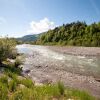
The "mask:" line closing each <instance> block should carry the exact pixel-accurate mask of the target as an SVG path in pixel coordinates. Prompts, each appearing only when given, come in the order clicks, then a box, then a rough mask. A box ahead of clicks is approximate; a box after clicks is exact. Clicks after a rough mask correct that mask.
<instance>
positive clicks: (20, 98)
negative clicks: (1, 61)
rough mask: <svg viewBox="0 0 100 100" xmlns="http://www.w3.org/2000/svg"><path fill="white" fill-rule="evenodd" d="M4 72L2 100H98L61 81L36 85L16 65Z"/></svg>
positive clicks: (10, 66) (1, 83) (1, 88)
mask: <svg viewBox="0 0 100 100" xmlns="http://www.w3.org/2000/svg"><path fill="white" fill-rule="evenodd" d="M3 74H4V75H3V76H1V77H0V100H54V99H55V100H67V99H69V98H70V99H73V100H96V99H95V98H94V97H93V96H91V95H89V94H88V93H86V92H85V91H79V90H75V89H70V88H67V87H65V86H64V85H63V83H61V82H58V83H57V84H46V85H43V86H36V85H34V83H33V82H32V80H31V79H29V78H25V77H22V76H21V69H20V68H18V67H15V66H14V65H8V66H7V67H5V68H4V73H3ZM19 76H20V77H21V78H19Z"/></svg>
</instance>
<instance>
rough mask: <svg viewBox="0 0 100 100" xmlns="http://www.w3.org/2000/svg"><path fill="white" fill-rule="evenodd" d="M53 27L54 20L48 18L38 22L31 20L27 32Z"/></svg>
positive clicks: (40, 31)
mask: <svg viewBox="0 0 100 100" xmlns="http://www.w3.org/2000/svg"><path fill="white" fill-rule="evenodd" d="M54 27H55V25H54V22H52V21H50V20H49V19H48V18H44V19H42V20H40V21H39V22H36V21H32V22H31V23H30V30H28V33H33V34H38V33H42V32H45V31H48V30H49V29H53V28H54Z"/></svg>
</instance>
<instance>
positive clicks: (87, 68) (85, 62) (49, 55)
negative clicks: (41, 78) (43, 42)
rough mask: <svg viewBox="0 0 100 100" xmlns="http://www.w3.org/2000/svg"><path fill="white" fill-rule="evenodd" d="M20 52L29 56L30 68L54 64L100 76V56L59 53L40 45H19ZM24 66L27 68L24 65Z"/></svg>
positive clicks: (73, 70)
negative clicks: (35, 65) (36, 65)
mask: <svg viewBox="0 0 100 100" xmlns="http://www.w3.org/2000/svg"><path fill="white" fill-rule="evenodd" d="M17 49H18V52H19V53H24V54H25V55H26V56H27V58H26V59H27V62H25V63H27V64H26V65H28V68H30V69H34V67H33V66H32V65H34V64H36V63H39V65H40V64H41V65H45V64H46V65H53V66H54V67H55V68H57V66H59V67H58V69H63V70H67V71H71V72H73V73H80V74H85V75H92V76H94V77H100V57H96V56H93V57H92V56H90V57H85V56H75V55H68V54H63V53H58V52H55V51H52V50H50V49H48V47H47V46H39V45H26V44H24V45H18V46H17ZM24 68H26V67H25V66H24Z"/></svg>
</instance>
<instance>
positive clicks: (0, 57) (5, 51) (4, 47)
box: [0, 38, 17, 64]
mask: <svg viewBox="0 0 100 100" xmlns="http://www.w3.org/2000/svg"><path fill="white" fill-rule="evenodd" d="M15 45H16V43H15V41H14V40H12V39H9V38H2V39H0V64H2V61H4V60H6V59H7V58H11V57H15V56H16V54H17V53H15V52H16V50H15Z"/></svg>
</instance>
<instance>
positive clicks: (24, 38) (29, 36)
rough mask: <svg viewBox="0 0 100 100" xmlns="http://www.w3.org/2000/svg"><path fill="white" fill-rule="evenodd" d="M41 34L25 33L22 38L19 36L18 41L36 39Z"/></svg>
mask: <svg viewBox="0 0 100 100" xmlns="http://www.w3.org/2000/svg"><path fill="white" fill-rule="evenodd" d="M38 36H39V34H35V35H25V36H23V37H21V38H17V40H18V41H22V42H31V41H35V40H36V39H37V38H38Z"/></svg>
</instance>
